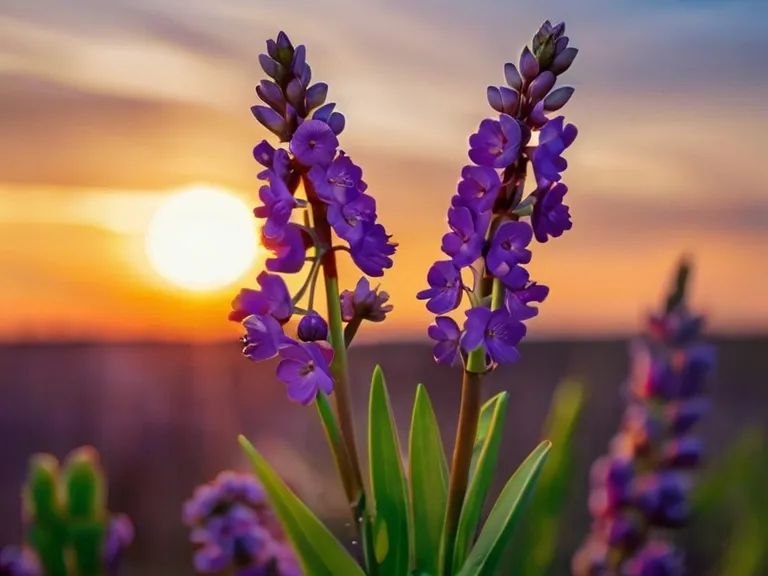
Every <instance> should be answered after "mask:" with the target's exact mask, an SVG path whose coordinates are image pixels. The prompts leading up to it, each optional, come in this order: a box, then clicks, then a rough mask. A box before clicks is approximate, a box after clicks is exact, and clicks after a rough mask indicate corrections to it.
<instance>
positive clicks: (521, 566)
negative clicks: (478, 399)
mask: <svg viewBox="0 0 768 576" xmlns="http://www.w3.org/2000/svg"><path fill="white" fill-rule="evenodd" d="M583 399H584V386H583V385H582V384H581V383H580V382H577V381H571V380H566V381H564V382H563V383H562V384H560V385H559V386H558V387H557V389H556V390H555V394H554V396H553V398H552V402H551V405H550V410H549V415H548V417H547V424H546V426H545V428H544V435H543V437H544V438H549V439H550V440H551V442H552V446H553V447H552V451H551V452H550V455H549V458H548V459H547V463H546V465H545V466H544V469H543V470H542V472H541V476H540V477H539V480H538V482H537V483H536V488H535V489H534V491H533V496H531V501H530V503H529V504H528V512H527V513H526V514H525V517H524V518H523V520H522V523H521V528H520V530H519V531H518V533H517V534H516V535H515V537H514V538H513V541H512V545H511V546H509V547H508V549H507V550H506V553H505V554H504V568H505V569H507V567H509V571H510V574H548V573H549V572H550V570H551V566H552V562H553V560H554V558H555V553H556V551H557V537H558V531H559V527H560V520H561V514H562V510H563V506H564V505H565V502H566V500H567V496H568V487H569V486H570V481H569V479H570V478H571V477H572V472H571V469H572V467H573V462H572V461H573V458H572V456H573V454H572V451H573V433H574V428H575V426H576V423H577V421H578V419H579V415H580V413H581V408H582V405H583Z"/></svg>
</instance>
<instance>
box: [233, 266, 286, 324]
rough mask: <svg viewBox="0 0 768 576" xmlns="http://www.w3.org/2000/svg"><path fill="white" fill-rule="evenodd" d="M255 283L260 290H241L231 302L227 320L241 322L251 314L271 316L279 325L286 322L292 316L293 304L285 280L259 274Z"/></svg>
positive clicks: (275, 276)
mask: <svg viewBox="0 0 768 576" xmlns="http://www.w3.org/2000/svg"><path fill="white" fill-rule="evenodd" d="M256 282H257V283H258V284H259V286H260V287H261V290H252V289H250V288H242V289H241V290H240V293H239V294H238V295H237V296H235V299H234V300H233V301H232V312H230V313H229V319H230V320H232V321H233V322H242V321H243V320H244V319H245V318H247V317H248V316H250V315H251V314H258V315H262V316H266V315H269V316H272V317H273V318H274V319H275V320H277V321H278V322H279V323H281V324H285V323H286V322H288V320H290V319H291V316H292V315H293V302H291V293H290V292H288V286H286V285H285V280H283V279H282V277H280V276H278V275H277V274H270V273H269V272H261V273H260V274H259V275H258V276H257V277H256Z"/></svg>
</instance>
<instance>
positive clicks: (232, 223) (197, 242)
mask: <svg viewBox="0 0 768 576" xmlns="http://www.w3.org/2000/svg"><path fill="white" fill-rule="evenodd" d="M146 249H147V255H148V256H149V260H150V262H151V263H152V266H153V267H154V268H155V270H157V272H158V273H159V274H161V275H162V276H163V277H165V278H166V279H167V280H170V281H171V282H173V283H174V284H176V285H178V286H181V287H182V288H186V289H188V290H199V291H202V290H214V289H217V288H221V287H223V286H226V285H228V284H231V283H232V282H234V281H235V280H237V279H238V278H239V277H240V276H242V275H243V274H244V273H245V272H246V271H247V270H248V268H249V267H250V266H251V264H252V263H253V261H254V259H255V258H256V254H257V249H258V246H257V230H256V221H255V219H254V217H253V214H252V212H251V210H250V208H248V206H246V205H245V203H243V202H242V201H240V200H239V199H238V198H236V197H235V196H233V195H232V194H229V193H227V192H224V191H222V190H218V189H216V188H209V187H197V188H192V189H189V190H186V191H184V192H180V193H178V194H175V195H173V196H171V197H170V198H169V199H168V200H166V201H165V202H164V203H163V204H162V205H161V206H160V208H159V209H158V210H157V212H156V213H155V215H154V216H153V217H152V221H151V223H150V225H149V228H148V229H147V236H146Z"/></svg>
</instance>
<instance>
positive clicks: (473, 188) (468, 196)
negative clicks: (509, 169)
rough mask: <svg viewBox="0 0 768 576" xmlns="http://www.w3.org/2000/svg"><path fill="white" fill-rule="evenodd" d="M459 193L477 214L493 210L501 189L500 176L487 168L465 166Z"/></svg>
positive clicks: (462, 171)
mask: <svg viewBox="0 0 768 576" xmlns="http://www.w3.org/2000/svg"><path fill="white" fill-rule="evenodd" d="M461 178H462V180H461V182H459V188H458V193H459V196H461V198H463V199H464V200H465V201H466V202H467V204H468V206H470V207H472V208H473V209H474V210H475V212H487V211H489V210H491V209H493V205H494V204H495V203H496V198H497V197H498V195H499V190H500V189H501V180H500V179H499V174H498V173H497V172H496V170H494V169H493V168H489V167H487V166H464V168H462V170H461Z"/></svg>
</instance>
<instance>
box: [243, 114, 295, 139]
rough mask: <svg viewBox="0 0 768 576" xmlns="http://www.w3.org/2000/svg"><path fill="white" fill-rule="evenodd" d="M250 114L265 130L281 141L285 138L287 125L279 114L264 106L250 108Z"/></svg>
mask: <svg viewBox="0 0 768 576" xmlns="http://www.w3.org/2000/svg"><path fill="white" fill-rule="evenodd" d="M251 112H252V113H253V115H254V116H255V117H256V120H258V121H259V123H260V124H261V125H262V126H264V127H265V128H266V129H267V130H269V131H270V132H272V133H273V134H275V135H276V136H279V137H280V138H281V139H285V138H286V134H287V129H288V124H287V123H286V122H285V118H283V117H282V116H281V115H280V114H278V113H277V112H275V111H274V110H272V108H267V107H266V106H251Z"/></svg>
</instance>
